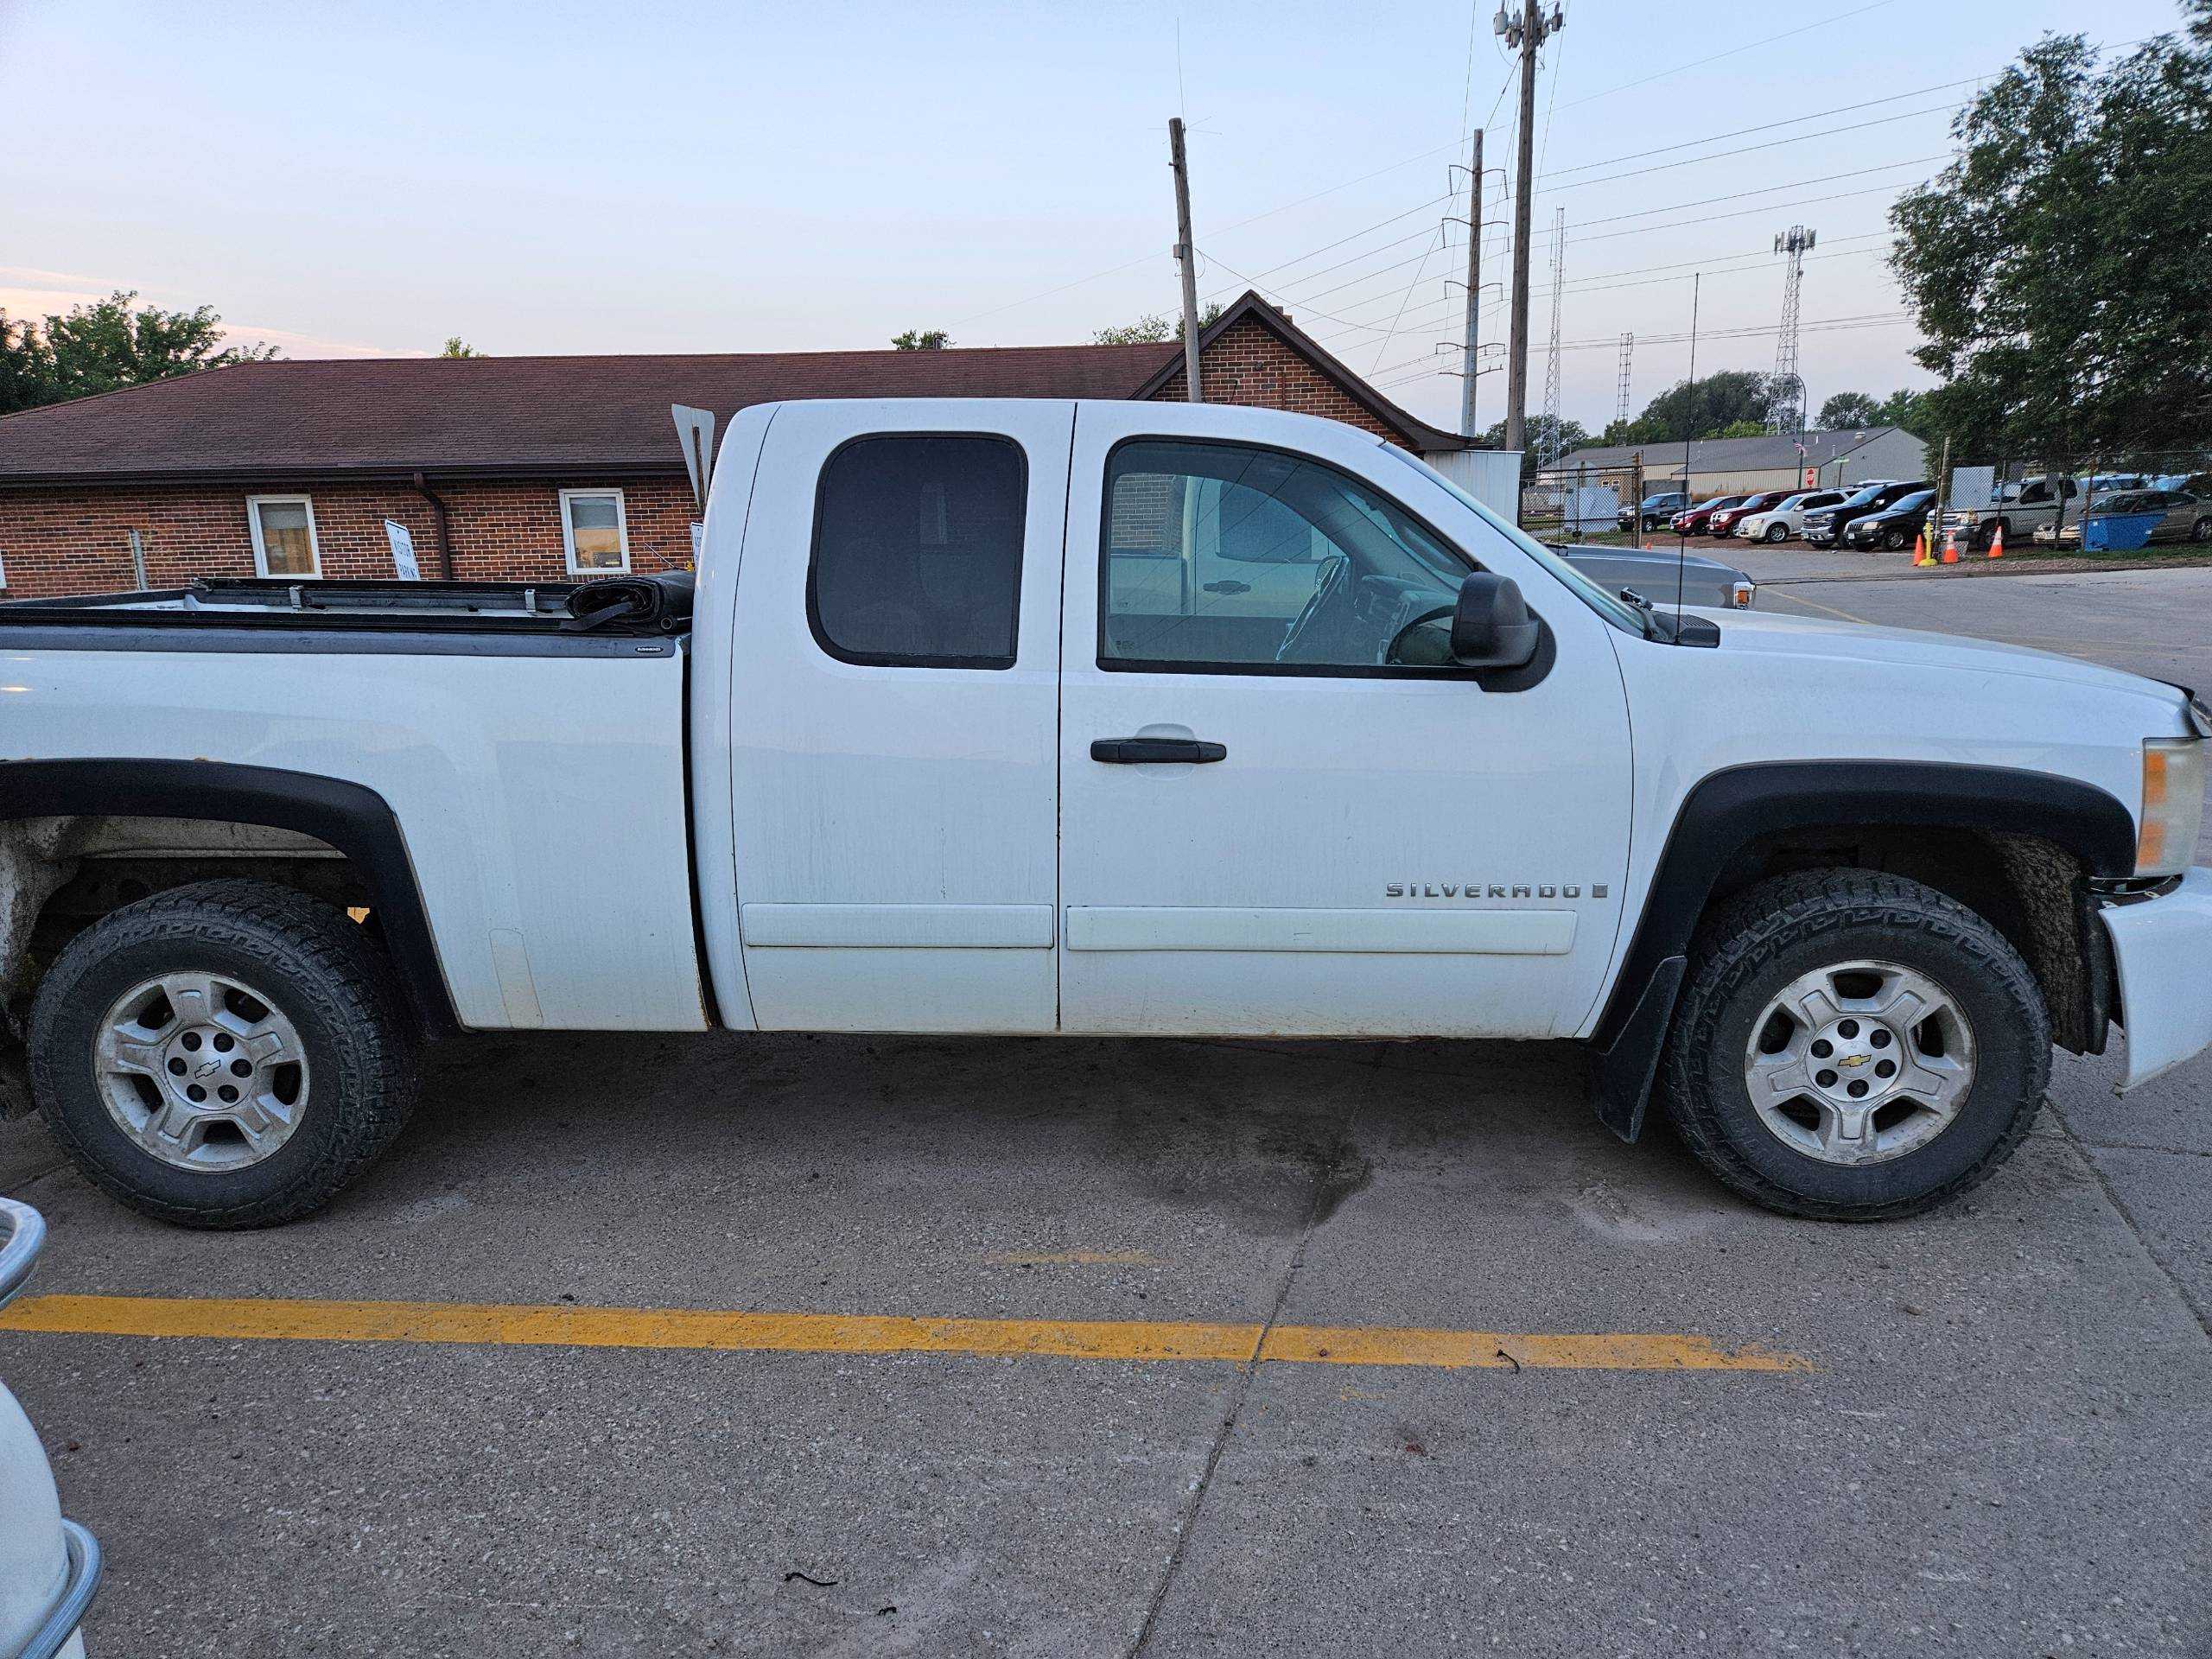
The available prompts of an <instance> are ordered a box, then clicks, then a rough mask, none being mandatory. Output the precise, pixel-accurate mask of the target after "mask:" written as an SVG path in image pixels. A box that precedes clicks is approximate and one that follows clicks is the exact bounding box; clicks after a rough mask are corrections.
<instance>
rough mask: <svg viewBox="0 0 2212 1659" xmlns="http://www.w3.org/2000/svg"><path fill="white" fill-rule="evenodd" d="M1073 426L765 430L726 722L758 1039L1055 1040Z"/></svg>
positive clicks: (871, 424) (1024, 422) (831, 410)
mask: <svg viewBox="0 0 2212 1659" xmlns="http://www.w3.org/2000/svg"><path fill="white" fill-rule="evenodd" d="M1071 419H1072V409H1071V405H1070V404H1065V403H1048V402H1045V401H1043V400H1041V399H1040V400H1026V399H1025V400H1020V401H1007V402H1003V403H975V402H963V403H959V404H944V405H939V404H931V403H929V402H927V401H923V400H914V401H911V402H901V403H897V404H866V405H862V404H835V403H829V404H788V405H785V406H784V407H782V408H780V409H779V410H776V411H775V412H774V415H773V416H772V420H771V423H770V424H769V427H768V429H767V434H766V438H765V440H764V442H763V445H762V448H761V451H760V461H759V471H758V474H757V477H758V479H759V480H760V481H759V483H758V484H757V485H756V486H755V487H754V488H753V493H752V504H751V508H750V512H749V516H748V518H747V522H746V526H745V532H744V542H743V553H742V557H741V563H740V566H739V569H738V576H737V594H736V601H735V607H734V625H733V630H732V634H731V656H732V664H731V671H730V681H731V683H730V704H729V707H730V730H731V745H732V761H733V766H732V772H733V779H734V783H733V788H732V818H733V832H734V842H735V862H736V868H735V872H734V874H735V879H736V883H737V896H738V901H739V904H738V918H739V927H740V931H741V936H742V941H743V950H744V963H745V976H746V985H747V990H748V991H749V993H750V995H751V999H752V1003H753V1017H754V1020H755V1021H756V1022H757V1023H758V1024H759V1025H760V1027H763V1028H766V1029H798V1030H809V1029H812V1030H831V1031H986V1032H989V1031H1004V1032H1033V1031H1050V1030H1052V1028H1053V1025H1054V1022H1055V1019H1056V1015H1057V1009H1058V998H1057V990H1058V987H1057V984H1056V982H1055V976H1054V971H1053V969H1054V963H1053V950H1052V944H1053V938H1054V905H1055V896H1056V895H1055V883H1056V881H1057V880H1058V873H1057V871H1056V869H1055V868H1054V853H1053V848H1054V836H1055V833H1056V830H1057V827H1058V822H1057V807H1058V798H1057V787H1058V785H1057V779H1056V772H1057V770H1058V756H1057V753H1056V752H1055V745H1056V710H1057V700H1058V671H1059V583H1060V542H1061V537H1062V533H1063V528H1064V523H1065V510H1066V505H1067V496H1066V480H1067V446H1068V435H1069V429H1070V424H1071Z"/></svg>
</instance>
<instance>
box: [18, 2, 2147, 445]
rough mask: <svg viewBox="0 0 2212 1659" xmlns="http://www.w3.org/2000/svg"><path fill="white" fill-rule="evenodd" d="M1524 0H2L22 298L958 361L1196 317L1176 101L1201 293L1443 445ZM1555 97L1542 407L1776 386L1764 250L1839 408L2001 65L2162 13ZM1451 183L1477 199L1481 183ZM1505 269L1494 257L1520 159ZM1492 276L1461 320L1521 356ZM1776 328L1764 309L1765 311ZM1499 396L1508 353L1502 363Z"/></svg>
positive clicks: (1698, 7) (1490, 395)
mask: <svg viewBox="0 0 2212 1659" xmlns="http://www.w3.org/2000/svg"><path fill="white" fill-rule="evenodd" d="M1495 9H1496V0H1490V3H1489V4H1487V5H1483V6H1477V7H1475V8H1473V9H1472V10H1471V9H1470V8H1469V7H1468V6H1466V5H1465V4H1444V3H1428V0H1408V3H1400V4H1395V5H1392V6H1389V7H1380V6H1377V7H1363V6H1348V5H1325V4H1316V3H1302V0H1271V3H1268V4H1266V5H1259V4H1246V3H1241V0H1240V3H1214V4H1209V5H1204V6H1199V5H1184V6H1180V7H1178V6H1174V5H1168V4H1150V3H1146V4H1116V3H1110V0H1099V3H1088V4H1084V5H1053V4H1039V5H1031V6H1013V5H1005V6H988V5H968V4H934V5H933V4H927V3H922V4H903V5H893V4H837V3H816V4H809V5H749V6H714V7H709V6H700V7H695V8H678V7H671V6H665V5H657V4H652V3H629V4H625V5H621V6H619V7H617V6H611V5H578V4H565V3H535V4H531V5H519V4H478V5H471V4H466V3H457V4H450V5H431V4H408V3H398V0H392V3H385V4H380V5H377V6H373V7H369V6H360V7H348V8H343V9H341V8H339V7H336V6H328V5H319V4H308V5H300V4H296V3H294V4H287V5H246V4H199V5H194V6H192V7H189V8H184V7H177V6H175V5H167V4H146V5H130V4H109V3H97V0H0V308H5V309H6V310H8V311H9V312H10V313H11V314H13V315H18V316H20V315H36V314H41V313H44V312H47V311H51V310H57V309H61V308H66V307H67V306H68V305H70V304H73V303H74V302H77V301H79V300H81V299H86V298H91V297H97V296H101V295H104V294H105V293H107V292H109V291H110V290H111V289H117V288H126V289H137V290H139V291H140V293H141V294H142V295H143V296H144V298H145V299H146V300H147V301H149V302H152V303H156V304H159V305H163V306H173V307H189V306H194V305H199V304H203V303H204V304H209V305H212V306H213V307H214V308H216V309H217V310H218V311H219V312H220V313H221V314H222V315H223V316H224V317H225V318H226V321H228V322H229V323H230V325H232V327H233V328H234V329H235V330H236V331H237V333H238V334H239V335H240V336H242V337H244V338H246V339H254V340H267V341H270V342H271V343H273V344H276V345H277V346H281V347H282V348H283V352H284V353H285V354H286V355H287V356H289V357H329V356H351V355H359V354H383V353H423V352H431V351H435V350H436V349H437V347H438V346H439V344H440V342H441V341H442V340H444V339H445V338H446V337H447V336H448V335H449V334H460V335H462V336H464V337H465V338H467V340H470V341H471V342H473V343H474V344H475V345H476V346H479V347H480V349H482V350H484V351H486V352H489V353H493V354H496V355H512V354H520V353H590V352H728V351H762V350H810V349H833V348H849V347H866V346H880V345H883V344H885V343H887V340H888V338H889V336H890V335H892V334H895V333H898V332H899V331H900V330H902V329H906V328H910V327H943V328H948V329H950V332H951V334H952V336H953V340H954V342H955V343H956V344H957V345H961V346H1014V345H1033V344H1045V343H1061V342H1066V341H1072V340H1085V339H1088V338H1089V337H1090V334H1091V332H1092V331H1093V330H1095V329H1096V328H1098V327H1102V326H1104V325H1108V324H1113V323H1119V322H1124V321H1129V320H1130V319H1132V318H1134V317H1135V316H1138V315H1141V314H1144V313H1147V312H1166V311H1172V310H1173V309H1174V308H1175V307H1176V306H1177V304H1178V302H1179V301H1178V289H1177V277H1176V270H1175V266H1174V262H1173V258H1172V257H1171V255H1170V251H1169V250H1170V247H1171V245H1172V244H1173V240H1174V214H1173V197H1172V194H1171V182H1170V177H1169V173H1168V168H1167V164H1166V162H1167V148H1166V119H1167V118H1168V117H1169V116H1171V115H1173V114H1176V113H1178V112H1181V113H1183V114H1184V115H1185V118H1186V119H1187V120H1188V122H1189V124H1190V127H1191V130H1192V137H1191V165H1192V195H1193V211H1194V218H1195V235H1196V239H1197V242H1198V246H1199V248H1200V250H1201V251H1202V255H1203V260H1202V264H1201V267H1200V278H1199V289H1200V292H1201V294H1202V295H1204V296H1211V297H1218V298H1221V299H1224V300H1226V299H1230V298H1233V297H1234V296H1236V295H1237V294H1238V293H1240V292H1242V291H1243V289H1245V288H1246V287H1247V286H1250V285H1255V284H1256V285H1257V286H1259V287H1260V288H1261V289H1262V292H1264V293H1266V294H1267V295H1268V296H1269V297H1270V298H1272V299H1274V300H1276V301H1277V302H1279V303H1281V304H1282V305H1283V306H1285V307H1286V308H1287V309H1288V310H1289V311H1290V312H1291V313H1292V315H1294V317H1296V319H1297V320H1298V321H1299V322H1300V324H1301V326H1303V327H1306V328H1308V329H1309V330H1310V331H1311V332H1312V333H1313V334H1315V335H1316V337H1317V338H1319V340H1320V341H1321V342H1322V344H1323V345H1324V346H1326V347H1327V348H1328V349H1329V350H1330V351H1332V352H1333V353H1336V354H1338V356H1340V357H1341V358H1343V359H1344V361H1345V362H1346V363H1348V364H1349V365H1351V367H1353V368H1354V369H1356V370H1357V371H1358V372H1361V373H1363V374H1368V375H1370V376H1371V377H1372V378H1374V379H1375V380H1376V383H1377V384H1378V385H1382V386H1383V387H1384V388H1385V389H1386V390H1387V391H1389V395H1390V396H1392V397H1395V398H1397V399H1399V400H1400V401H1401V402H1402V403H1404V404H1406V405H1407V406H1408V408H1410V409H1412V410H1414V412H1416V413H1417V414H1420V415H1422V416H1426V417H1427V418H1429V419H1432V420H1434V421H1437V422H1438V423H1440V424H1446V425H1456V424H1457V418H1458V410H1459V380H1458V379H1457V378H1453V377H1452V376H1451V375H1450V374H1448V373H1446V372H1442V371H1443V370H1445V369H1446V368H1456V367H1457V365H1458V357H1457V343H1458V342H1459V340H1461V338H1462V334H1461V320H1460V315H1459V314H1460V294H1461V289H1460V288H1459V286H1457V284H1458V283H1459V280H1460V279H1461V277H1462V276H1463V274H1464V270H1465V262H1466V252H1465V231H1464V228H1463V226H1461V225H1459V223H1457V222H1451V220H1450V219H1449V218H1448V217H1447V216H1456V215H1464V213H1465V211H1466V210H1465V175H1464V170H1453V168H1452V164H1453V163H1455V162H1459V163H1464V160H1465V152H1466V148H1467V136H1468V135H1469V134H1470V133H1471V131H1472V130H1473V129H1474V128H1475V127H1477V126H1482V127H1484V129H1485V130H1486V135H1487V137H1486V141H1485V142H1486V143H1487V145H1488V149H1489V158H1488V159H1489V162H1490V164H1491V166H1492V167H1499V166H1504V165H1508V164H1510V160H1511V156H1512V146H1513V142H1514V139H1513V124H1514V116H1515V96H1514V92H1513V90H1512V88H1511V86H1510V85H1509V81H1510V69H1511V66H1510V62H1509V61H1508V60H1507V58H1506V56H1505V54H1504V51H1503V42H1501V41H1497V40H1496V39H1495V38H1494V36H1493V35H1492V33H1491V22H1490V15H1489V14H1490V13H1491V11H1493V10H1495ZM2175 22H2176V13H2175V10H2174V7H2173V6H2172V5H2171V3H2169V0H2106V3H2104V4H2101V5H2100V6H2098V7H2095V8H2094V9H2091V10H2088V11H2084V10H2083V9H2082V8H2081V7H2079V6H2067V5H2061V4H2059V3H2056V0H1942V3H1937V4H1932V5H1931V4H1928V3H1925V0H1918V3H1916V0H1877V3H1871V4H1870V3H1867V0H1808V3H1806V4H1803V5H1800V6H1794V7H1779V6H1775V5H1772V4H1770V3H1751V0H1713V3H1694V0H1692V3H1685V4H1682V5H1679V6H1673V7H1652V6H1649V5H1644V4H1629V3H1626V0H1568V3H1567V27H1566V29H1564V30H1563V31H1562V32H1561V33H1560V35H1558V36H1557V37H1556V38H1554V40H1553V41H1551V42H1550V43H1549V44H1548V45H1547V47H1546V48H1545V49H1544V52H1543V54H1542V59H1541V79H1540V80H1539V83H1538V87H1537V95H1536V118H1535V123H1534V124H1533V130H1534V132H1535V139H1536V153H1537V157H1538V160H1537V173H1538V177H1537V181H1536V188H1535V193H1534V194H1533V195H1532V197H1531V209H1532V213H1533V216H1534V219H1535V235H1534V236H1532V238H1531V241H1530V247H1531V251H1532V257H1533V262H1534V272H1535V275H1534V279H1533V283H1532V287H1533V290H1534V293H1535V306H1534V322H1533V328H1532V333H1533V337H1534V351H1533V353H1532V360H1531V365H1530V371H1529V388H1530V389H1529V401H1530V409H1531V412H1532V413H1534V412H1535V411H1536V410H1538V409H1540V408H1541V398H1542V391H1543V381H1544V367H1545V346H1546V342H1547V341H1548V338H1549V335H1550V331H1551V316H1552V309H1551V284H1552V274H1551V270H1550V262H1551V259H1552V256H1553V241H1554V238H1553V236H1552V226H1553V223H1554V213H1555V211H1556V210H1558V209H1560V208H1564V209H1565V211H1566V215H1567V217H1566V235H1565V239H1564V242H1563V244H1562V256H1563V261H1564V269H1563V278H1564V294H1563V298H1562V302H1561V305H1560V335H1561V339H1562V342H1563V345H1564V346H1565V347H1566V349H1565V350H1564V351H1563V352H1562V354H1561V364H1562V379H1563V396H1562V410H1563V412H1564V413H1565V414H1566V415H1567V416H1569V417H1570V418H1573V419H1577V420H1580V421H1581V422H1583V423H1585V424H1586V425H1588V426H1590V427H1592V428H1593V429H1594V428H1596V427H1599V426H1602V425H1603V424H1604V423H1605V421H1606V420H1608V419H1610V418H1611V416H1612V414H1613V412H1614V406H1615V397H1616V380H1617V374H1618V346H1617V343H1616V342H1617V340H1618V335H1619V334H1621V333H1622V332H1623V331H1632V332H1634V333H1635V334H1636V335H1637V338H1638V342H1639V343H1638V345H1637V349H1636V351H1635V354H1634V358H1633V382H1634V384H1633V387H1632V404H1633V407H1635V408H1638V409H1640V408H1641V407H1642V406H1643V403H1644V401H1645V400H1646V399H1648V398H1649V397H1650V396H1651V395H1652V394H1654V393H1655V392H1656V391H1660V390H1661V389H1662V388H1663V387H1664V386H1665V385H1669V384H1670V383H1672V382H1673V381H1675V380H1677V379H1679V378H1681V376H1682V375H1683V373H1684V372H1685V371H1686V369H1687V367H1688V342H1687V340H1685V339H1683V338H1682V336H1684V335H1686V334H1687V333H1688V327H1689V323H1690V302H1691V288H1692V284H1691V277H1692V275H1693V273H1694V272H1696V271H1699V270H1702V271H1703V272H1704V273H1705V275H1704V277H1703V281H1702V284H1701V288H1700V294H1701V306H1700V325H1701V330H1702V333H1703V338H1702V339H1701V340H1700V346H1699V352H1698V366H1699V368H1700V371H1701V372H1711V371H1713V370H1716V369H1722V368H1761V369H1764V368H1771V367H1772V366H1773V359H1774V349H1775V337H1774V334H1773V333H1772V332H1771V331H1772V330H1773V328H1774V326H1775V323H1776V321H1777V317H1778V314H1779V311H1780V306H1781V293H1782V276H1783V273H1782V262H1781V260H1780V259H1778V258H1777V257H1776V256H1775V255H1774V254H1773V252H1772V245H1773V241H1774V237H1775V234H1776V232H1779V231H1783V230H1786V229H1787V228H1788V227H1789V226H1791V225H1792V224H1804V225H1807V226H1812V227H1814V228H1815V229H1816V230H1817V231H1818V232H1819V238H1820V240H1819V245H1818V247H1817V249H1816V250H1815V253H1814V254H1813V256H1812V257H1810V258H1808V261H1807V263H1806V266H1805V285H1804V304H1803V315H1804V318H1805V321H1806V324H1807V329H1806V333H1805V334H1804V336H1803V346H1802V367H1803V372H1804V376H1805V378H1806V381H1807V385H1808V397H1809V398H1810V401H1811V404H1812V406H1813V407H1814V408H1815V409H1817V408H1818V406H1819V404H1820V402H1821V399H1822V398H1823V397H1827V395H1828V394H1830V393H1832V392H1834V391H1846V390H1854V391H1871V392H1873V393H1875V394H1876V395H1880V394H1882V393H1885V392H1886V391H1890V390H1891V389H1893V388H1894V387H1897V386H1900V385H1926V384H1928V383H1929V378H1930V377H1929V375H1928V374H1927V373H1926V372H1924V371H1922V370H1921V369H1919V368H1918V367H1916V365H1914V364H1913V363H1912V361H1911V359H1910V355H1909V353H1910V348H1911V346H1912V344H1913V341H1914V334H1913V330H1912V328H1911V327H1910V322H1909V321H1906V320H1905V319H1904V317H1903V316H1902V315H1901V311H1902V307H1901V304H1900V301H1899V296H1898V295H1897V289H1896V287H1895V285H1894V283H1892V281H1891V278H1890V277H1889V274H1888V272H1887V270H1886V268H1885V262H1884V257H1883V255H1884V252H1885V240H1886V237H1885V228H1884V227H1885V210H1886V207H1887V206H1888V203H1889V201H1890V200H1891V198H1892V196H1893V195H1894V194H1895V193H1896V192H1897V190H1898V189H1899V188H1902V187H1904V186H1906V185H1909V184H1910V183H1913V182H1915V181H1918V180H1920V179H1923V178H1925V177H1927V176H1928V175H1929V174H1931V173H1932V172H1934V171H1935V170H1936V168H1939V167H1940V166H1941V165H1942V161H1943V158H1944V156H1945V155H1946V152H1947V150H1948V143H1949V140H1948V121H1949V118H1950V115H1951V113H1952V112H1953V111H1955V109H1956V108H1957V107H1958V105H1959V104H1960V103H1961V101H1962V100H1964V99H1967V98H1969V97H1970V96H1971V95H1972V93H1973V91H1974V80H1975V78H1976V77H1986V76H1987V75H1989V74H1991V73H1994V72H1996V71H1998V70H1999V69H2001V68H2002V67H2004V66H2005V64H2006V63H2007V62H2008V61H2009V60H2011V59H2012V57H2013V56H2014V55H2015V54H2017V53H2018V50H2019V48H2021V47H2023V46H2024V45H2026V44H2028V43H2029V42H2030V41H2032V40H2034V39H2035V38H2036V37H2037V35H2039V34H2041V33H2042V32H2044V31H2045V30H2047V29H2050V30H2063V29H2087V30H2088V32H2089V33H2090V35H2091V37H2092V38H2093V39H2095V40H2100V41H2105V42H2107V43H2110V44H2113V45H2120V44H2123V43H2126V42H2132V41H2136V40H2139V39H2141V38H2143V37H2145V36H2148V35H2153V34H2156V33H2158V32H2160V31H2162V30H2164V29H2171V28H2173V27H2174V26H2175ZM1454 193H1456V196H1457V199H1456V200H1454V199H1453V196H1454ZM1486 211H1487V213H1489V214H1490V215H1491V218H1492V226H1491V230H1490V231H1489V232H1488V233H1487V234H1486V235H1485V237H1484V252H1483V257H1484V271H1483V278H1484V282H1485V283H1491V282H1502V281H1503V279H1504V278H1505V277H1507V275H1508V270H1509V264H1510V260H1509V253H1508V245H1507V240H1506V226H1505V225H1504V224H1503V223H1501V222H1499V221H1500V220H1502V219H1504V218H1505V216H1506V215H1507V214H1509V213H1510V208H1509V207H1508V206H1507V203H1506V200H1505V194H1504V181H1503V178H1502V177H1500V176H1493V177H1492V178H1491V182H1490V188H1489V191H1488V207H1487V209H1486ZM1505 330H1506V316H1505V313H1504V311H1503V308H1502V301H1501V298H1500V294H1499V292H1498V291H1497V290H1495V289H1493V290H1490V291H1489V292H1487V293H1486V295H1485V305H1484V315H1483V317H1482V319H1481V325H1480V333H1481V337H1482V338H1483V339H1484V340H1501V341H1502V340H1503V338H1504V336H1505ZM1755 330H1764V331H1765V332H1751V331H1755ZM1480 397H1481V404H1480V419H1481V420H1482V421H1483V422H1484V423H1488V422H1490V421H1491V420H1494V419H1496V418H1497V416H1498V415H1499V414H1500V413H1501V411H1502V406H1503V375H1502V374H1491V375H1486V376H1484V377H1483V378H1482V379H1481V381H1480Z"/></svg>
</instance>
